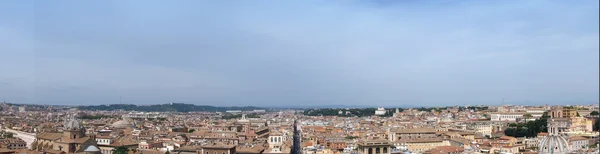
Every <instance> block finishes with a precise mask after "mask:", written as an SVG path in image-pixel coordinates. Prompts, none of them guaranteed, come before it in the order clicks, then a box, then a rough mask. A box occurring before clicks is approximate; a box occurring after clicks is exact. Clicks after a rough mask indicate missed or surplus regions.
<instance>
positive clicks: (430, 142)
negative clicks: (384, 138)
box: [393, 138, 451, 153]
mask: <svg viewBox="0 0 600 154" xmlns="http://www.w3.org/2000/svg"><path fill="white" fill-rule="evenodd" d="M393 145H394V146H395V147H396V148H398V149H403V150H408V151H410V152H416V153H423V152H425V151H427V150H431V149H433V148H437V147H440V146H451V144H450V142H449V141H448V140H444V139H442V138H419V139H403V140H398V141H395V142H394V143H393Z"/></svg>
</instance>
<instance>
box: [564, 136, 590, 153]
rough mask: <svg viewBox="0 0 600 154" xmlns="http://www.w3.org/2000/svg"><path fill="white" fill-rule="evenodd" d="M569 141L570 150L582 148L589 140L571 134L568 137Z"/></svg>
mask: <svg viewBox="0 0 600 154" xmlns="http://www.w3.org/2000/svg"><path fill="white" fill-rule="evenodd" d="M569 143H570V145H571V150H582V149H585V148H586V147H587V146H588V145H589V144H590V141H589V140H588V139H587V138H585V137H581V136H573V137H569Z"/></svg>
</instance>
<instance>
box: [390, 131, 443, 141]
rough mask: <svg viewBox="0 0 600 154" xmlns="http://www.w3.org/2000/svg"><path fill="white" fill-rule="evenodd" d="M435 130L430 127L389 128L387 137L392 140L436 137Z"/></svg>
mask: <svg viewBox="0 0 600 154" xmlns="http://www.w3.org/2000/svg"><path fill="white" fill-rule="evenodd" d="M436 132H437V131H436V130H435V129H431V128H411V129H391V130H390V131H389V132H388V138H389V140H390V141H392V142H393V141H398V140H403V139H421V138H436V137H438V135H437V134H436Z"/></svg>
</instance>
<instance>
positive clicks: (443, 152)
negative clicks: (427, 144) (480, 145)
mask: <svg viewBox="0 0 600 154" xmlns="http://www.w3.org/2000/svg"><path fill="white" fill-rule="evenodd" d="M462 151H465V149H464V148H462V147H459V146H440V147H436V148H433V149H430V150H427V151H426V152H425V153H427V154H447V153H457V152H462Z"/></svg>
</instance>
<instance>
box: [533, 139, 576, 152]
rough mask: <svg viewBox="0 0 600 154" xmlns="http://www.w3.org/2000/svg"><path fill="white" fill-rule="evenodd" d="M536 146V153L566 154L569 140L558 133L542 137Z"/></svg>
mask: <svg viewBox="0 0 600 154" xmlns="http://www.w3.org/2000/svg"><path fill="white" fill-rule="evenodd" d="M538 147H539V150H538V153H555V154H563V153H565V154H566V153H568V152H569V142H568V141H567V140H566V139H565V138H564V137H563V136H560V135H549V136H546V137H544V138H543V139H542V141H541V142H540V145H539V146H538Z"/></svg>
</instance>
